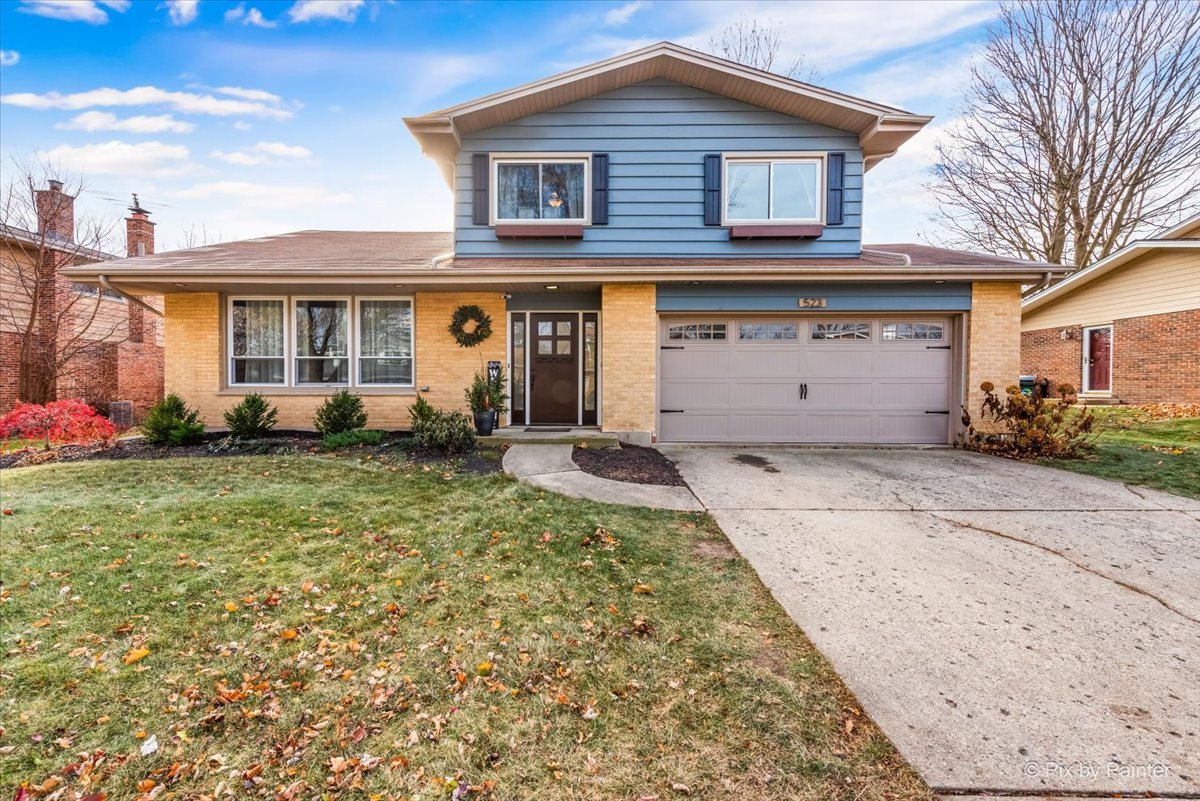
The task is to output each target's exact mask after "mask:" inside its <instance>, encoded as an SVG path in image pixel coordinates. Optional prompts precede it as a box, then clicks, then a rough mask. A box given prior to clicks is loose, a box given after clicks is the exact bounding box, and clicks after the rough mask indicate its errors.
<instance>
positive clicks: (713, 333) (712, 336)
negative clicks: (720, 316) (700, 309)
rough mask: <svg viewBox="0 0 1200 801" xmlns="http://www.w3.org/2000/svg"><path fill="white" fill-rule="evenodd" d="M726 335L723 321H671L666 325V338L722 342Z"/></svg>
mask: <svg viewBox="0 0 1200 801" xmlns="http://www.w3.org/2000/svg"><path fill="white" fill-rule="evenodd" d="M726 336H727V329H726V324H725V323H672V324H671V325H668V326H667V339H672V340H691V341H701V342H723V341H724V340H725V338H726Z"/></svg>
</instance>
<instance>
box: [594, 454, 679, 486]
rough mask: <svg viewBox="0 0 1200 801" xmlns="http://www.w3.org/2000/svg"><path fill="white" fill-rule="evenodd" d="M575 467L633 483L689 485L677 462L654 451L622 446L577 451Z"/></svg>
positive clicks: (614, 479) (601, 476)
mask: <svg viewBox="0 0 1200 801" xmlns="http://www.w3.org/2000/svg"><path fill="white" fill-rule="evenodd" d="M573 456H574V459H575V464H577V465H579V469H580V470H582V471H583V472H585V473H591V474H592V475H593V476H599V477H600V478H609V479H612V480H613V481H628V482H630V483H633V484H661V485H664V486H668V487H682V486H685V484H684V483H683V478H681V477H680V475H679V471H678V470H676V469H675V463H674V462H672V461H671V460H670V459H668V458H667V457H665V456H663V455H662V454H661V453H659V452H658V451H656V450H655V449H654V448H642V447H639V446H637V445H622V446H621V447H619V448H579V447H577V448H575V452H574V454H573Z"/></svg>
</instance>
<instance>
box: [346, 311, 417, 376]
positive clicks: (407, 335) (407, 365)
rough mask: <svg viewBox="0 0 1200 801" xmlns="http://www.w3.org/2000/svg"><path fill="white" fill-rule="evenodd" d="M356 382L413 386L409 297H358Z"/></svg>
mask: <svg viewBox="0 0 1200 801" xmlns="http://www.w3.org/2000/svg"><path fill="white" fill-rule="evenodd" d="M357 312H358V340H357V341H358V383H359V384H360V385H362V386H393V387H396V386H399V387H404V386H412V383H413V303H412V299H411V298H359V299H358V308H357Z"/></svg>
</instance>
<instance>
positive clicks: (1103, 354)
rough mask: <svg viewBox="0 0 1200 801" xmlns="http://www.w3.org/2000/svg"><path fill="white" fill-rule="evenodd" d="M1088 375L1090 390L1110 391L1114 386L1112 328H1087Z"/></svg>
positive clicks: (1086, 369) (1086, 387) (1086, 389)
mask: <svg viewBox="0 0 1200 801" xmlns="http://www.w3.org/2000/svg"><path fill="white" fill-rule="evenodd" d="M1084 372H1085V373H1086V375H1087V386H1085V387H1084V390H1085V391H1088V392H1108V391H1109V390H1110V389H1111V388H1112V387H1111V386H1110V383H1109V376H1111V375H1112V329H1111V328H1108V327H1105V328H1089V329H1087V366H1086V368H1085V369H1084Z"/></svg>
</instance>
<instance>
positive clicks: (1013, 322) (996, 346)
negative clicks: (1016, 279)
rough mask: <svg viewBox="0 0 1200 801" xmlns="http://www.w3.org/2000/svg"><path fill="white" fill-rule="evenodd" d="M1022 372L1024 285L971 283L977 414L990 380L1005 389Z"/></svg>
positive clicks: (970, 379) (970, 370)
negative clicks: (982, 387) (981, 385)
mask: <svg viewBox="0 0 1200 801" xmlns="http://www.w3.org/2000/svg"><path fill="white" fill-rule="evenodd" d="M1020 375H1021V285H1020V284H1000V283H975V284H972V285H971V315H970V321H969V323H968V327H967V382H966V383H967V386H966V389H967V409H968V410H970V412H971V414H972V415H977V412H978V410H979V404H980V402H981V401H982V400H983V393H982V392H981V391H980V390H979V385H980V384H981V383H983V382H984V381H990V382H992V383H993V384H995V385H996V387H997V389H999V390H1000V391H1001V392H1003V391H1004V389H1005V387H1007V386H1009V385H1010V384H1016V383H1017V382H1018V381H1019V380H1020Z"/></svg>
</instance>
